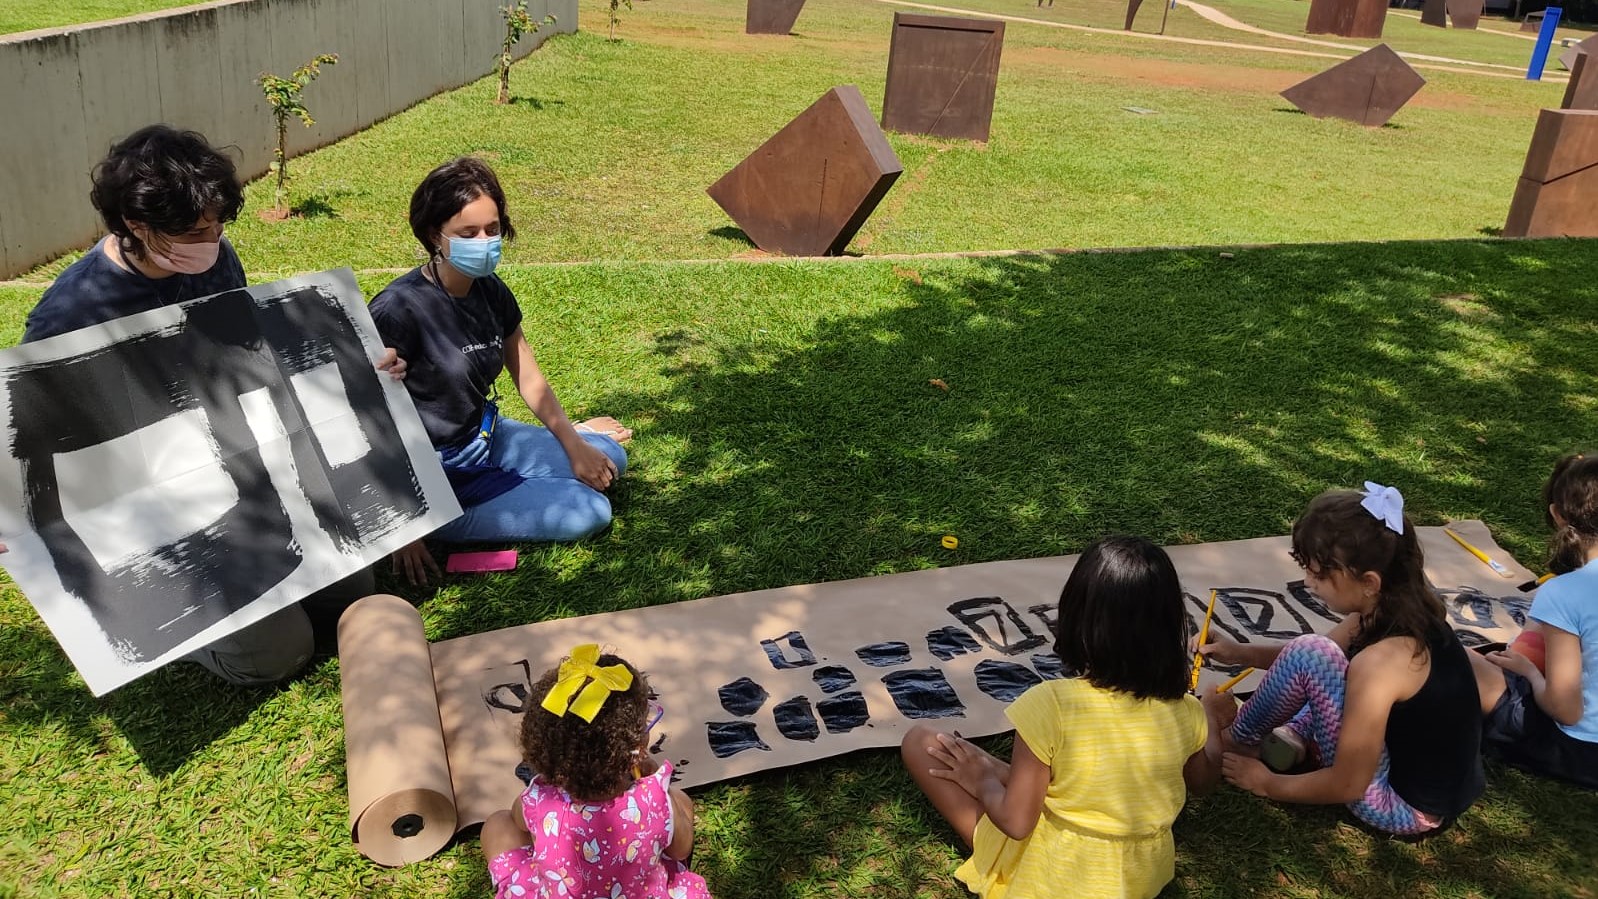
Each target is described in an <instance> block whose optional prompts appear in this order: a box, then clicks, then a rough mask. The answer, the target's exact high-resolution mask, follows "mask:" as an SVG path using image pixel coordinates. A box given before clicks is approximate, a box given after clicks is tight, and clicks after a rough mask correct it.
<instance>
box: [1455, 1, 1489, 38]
mask: <svg viewBox="0 0 1598 899" xmlns="http://www.w3.org/2000/svg"><path fill="white" fill-rule="evenodd" d="M1445 5H1446V6H1447V7H1448V18H1449V19H1451V20H1453V23H1454V27H1455V28H1463V29H1465V30H1466V31H1475V30H1476V26H1477V24H1478V23H1480V22H1481V14H1482V12H1483V11H1485V10H1486V7H1487V4H1486V2H1485V0H1447V2H1446V3H1445Z"/></svg>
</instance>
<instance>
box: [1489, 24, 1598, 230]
mask: <svg viewBox="0 0 1598 899" xmlns="http://www.w3.org/2000/svg"><path fill="white" fill-rule="evenodd" d="M1584 55H1586V56H1588V58H1589V59H1590V58H1591V56H1590V54H1584ZM1504 236H1505V237H1598V110H1591V109H1544V110H1542V112H1541V113H1540V114H1539V115H1538V117H1537V130H1536V131H1535V132H1533V133H1532V136H1531V146H1530V147H1529V148H1528V149H1527V150H1526V166H1525V168H1523V169H1522V170H1521V173H1520V182H1519V183H1518V184H1517V185H1516V186H1515V199H1514V200H1513V201H1512V202H1511V203H1510V205H1509V220H1508V221H1507V222H1506V223H1505V224H1504Z"/></svg>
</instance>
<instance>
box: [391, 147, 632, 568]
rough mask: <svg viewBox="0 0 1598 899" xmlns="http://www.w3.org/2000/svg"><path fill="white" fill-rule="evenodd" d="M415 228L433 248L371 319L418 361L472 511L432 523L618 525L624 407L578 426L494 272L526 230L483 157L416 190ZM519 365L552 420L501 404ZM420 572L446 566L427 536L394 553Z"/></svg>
mask: <svg viewBox="0 0 1598 899" xmlns="http://www.w3.org/2000/svg"><path fill="white" fill-rule="evenodd" d="M410 221H411V231H412V233H414V234H415V235H416V239H417V240H418V241H420V242H421V244H422V247H423V249H425V250H426V251H427V254H428V256H429V259H428V261H427V263H425V264H424V265H422V266H421V267H419V268H416V269H413V270H411V271H410V272H407V273H406V274H404V275H401V276H400V277H398V278H396V279H394V281H393V282H392V283H390V284H389V285H388V286H387V287H385V288H384V289H383V291H382V293H379V294H378V295H377V298H376V299H374V300H372V306H371V310H372V319H373V320H374V321H375V322H376V323H377V329H378V331H379V333H381V334H382V335H383V339H384V341H385V343H386V344H387V345H388V346H392V347H394V348H395V349H396V350H398V351H399V355H400V356H401V357H402V358H404V359H405V360H406V361H407V362H408V363H409V364H410V369H409V372H408V375H407V379H406V382H405V386H406V388H407V389H408V390H409V391H410V394H411V399H412V400H413V401H414V402H415V404H416V411H417V412H418V413H419V414H420V415H421V419H422V424H423V426H424V427H426V429H427V434H428V437H429V438H430V439H431V440H432V442H433V447H434V448H435V449H436V450H438V453H439V458H440V460H441V461H442V462H443V464H444V472H445V474H447V475H448V476H449V479H450V485H451V486H452V487H454V488H455V495H456V497H457V498H459V499H460V502H461V507H462V508H463V509H465V514H464V515H462V516H461V517H460V518H457V519H455V520H454V521H452V522H450V523H449V524H448V525H445V526H444V527H443V528H440V529H439V530H438V531H437V532H435V533H434V534H433V536H434V537H436V538H438V539H441V540H448V541H454V542H463V543H465V542H481V541H495V542H499V541H546V540H547V541H562V540H579V539H582V538H583V537H587V536H588V535H590V534H593V533H595V532H597V531H600V530H602V529H604V528H605V527H606V526H608V525H609V524H610V500H609V499H608V498H606V496H605V494H604V491H605V490H608V489H609V488H610V486H611V485H612V484H614V483H615V481H616V479H617V478H619V477H621V475H622V472H624V471H625V470H626V468H627V453H626V451H625V450H623V449H622V448H621V442H622V441H625V440H627V439H628V438H629V437H631V436H632V432H631V431H629V430H628V429H627V428H624V427H622V426H621V424H620V423H619V422H617V421H616V420H615V419H613V418H608V417H607V418H594V419H589V420H588V421H585V422H581V423H579V424H573V423H572V422H571V421H570V420H569V419H567V417H566V411H565V410H564V409H562V408H561V405H560V400H558V399H556V398H555V391H554V390H553V389H551V387H550V386H549V381H547V380H546V379H545V378H544V374H543V372H541V371H539V369H538V362H537V360H535V359H534V358H533V351H532V349H531V348H529V347H528V345H527V338H526V337H525V336H524V335H523V334H522V313H521V309H520V307H518V306H517V305H516V298H515V297H514V296H513V295H512V294H511V291H510V288H509V287H506V286H505V282H504V281H501V280H500V279H499V278H498V277H496V276H495V275H494V267H495V266H496V265H497V264H498V262H499V257H500V245H501V242H502V241H504V240H507V239H512V238H514V237H515V236H516V229H515V228H514V227H512V225H511V222H510V217H509V215H508V214H507V213H506V211H505V192H504V191H503V190H502V189H501V188H500V186H499V179H498V178H497V177H495V175H494V172H493V170H492V169H490V168H489V167H488V165H487V164H486V163H484V162H483V161H482V160H479V159H474V158H472V157H469V156H466V157H461V158H459V159H455V160H452V161H450V162H447V163H445V164H443V165H441V166H439V167H438V168H436V169H434V170H433V171H432V172H430V173H429V174H428V176H427V177H426V178H425V179H423V180H422V183H421V185H420V186H418V187H417V188H416V192H415V193H414V194H412V195H411V212H410ZM505 369H509V370H510V375H511V380H512V381H514V382H515V384H516V390H517V392H518V393H520V394H521V397H522V399H523V400H524V401H525V402H526V403H527V407H528V408H529V409H531V410H532V411H533V414H534V415H536V416H538V420H539V421H541V422H543V424H544V427H541V428H540V427H537V426H534V425H528V424H523V423H522V422H519V421H513V420H511V419H508V418H501V417H500V416H499V404H498V402H497V397H496V396H495V393H494V382H495V381H496V380H497V379H498V378H499V373H500V372H501V371H502V370H505ZM394 567H395V570H396V571H398V572H400V573H403V574H404V575H405V576H406V577H407V578H409V579H410V581H411V582H412V583H424V582H425V581H426V578H427V572H428V571H432V572H433V573H434V574H435V575H436V574H437V573H438V567H437V565H436V564H435V563H434V562H433V558H432V556H431V554H429V553H428V551H427V547H426V546H425V545H424V544H423V543H422V542H421V541H420V540H418V541H417V542H415V543H413V544H411V545H410V546H407V547H405V548H404V549H402V550H400V551H399V552H396V553H395V554H394Z"/></svg>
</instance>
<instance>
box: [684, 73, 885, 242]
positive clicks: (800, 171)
mask: <svg viewBox="0 0 1598 899" xmlns="http://www.w3.org/2000/svg"><path fill="white" fill-rule="evenodd" d="M903 171H904V166H903V165H901V164H900V162H899V157H898V156H896V155H895V154H894V152H893V148H892V147H890V146H888V139H887V137H886V136H885V135H884V134H883V133H882V129H881V128H878V127H877V123H876V121H875V120H874V119H873V118H872V117H871V109H870V108H869V107H868V106H866V100H865V98H864V97H862V96H860V89H859V88H857V87H855V86H854V85H852V84H846V85H843V86H841V87H835V88H833V89H832V90H830V91H827V92H826V93H825V94H822V95H821V99H820V100H817V101H816V102H814V103H812V104H810V108H809V109H806V110H805V111H804V112H801V113H800V114H799V116H798V118H796V119H794V120H793V121H791V122H789V123H788V124H787V125H785V126H783V129H782V130H781V131H778V132H777V133H776V134H774V135H772V137H771V139H770V140H768V141H766V142H765V143H763V144H761V145H760V148H759V149H757V150H755V152H753V153H751V154H749V156H748V157H747V158H746V159H744V161H743V162H740V163H738V164H737V165H736V166H734V167H733V169H732V171H730V172H728V173H727V174H725V175H722V176H721V179H720V180H719V181H717V182H716V183H715V184H712V185H710V188H709V190H708V191H707V193H709V194H710V198H711V199H712V200H715V201H716V204H717V205H719V206H720V207H721V208H722V209H724V210H726V212H727V214H728V215H730V216H732V220H733V221H735V222H737V223H738V227H740V228H742V229H743V232H744V233H745V234H747V235H749V239H750V240H752V241H754V242H755V246H757V247H759V248H760V249H762V250H765V251H766V252H768V253H782V254H784V255H787V256H836V255H837V254H839V253H842V252H843V249H844V247H847V246H848V245H849V241H850V240H851V239H853V238H854V235H855V232H857V231H859V230H860V226H861V225H863V224H865V221H866V218H867V217H869V216H870V215H871V211H872V210H874V209H876V208H877V203H879V202H881V200H882V197H883V195H885V194H886V193H887V192H888V188H890V187H892V186H893V182H894V181H895V180H897V179H898V177H899V175H900V174H901V173H903Z"/></svg>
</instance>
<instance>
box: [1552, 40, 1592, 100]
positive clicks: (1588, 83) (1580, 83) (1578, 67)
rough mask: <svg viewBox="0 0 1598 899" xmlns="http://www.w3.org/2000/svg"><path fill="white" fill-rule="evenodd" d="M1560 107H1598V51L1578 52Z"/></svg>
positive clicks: (1571, 67)
mask: <svg viewBox="0 0 1598 899" xmlns="http://www.w3.org/2000/svg"><path fill="white" fill-rule="evenodd" d="M1559 108H1560V109H1598V51H1595V52H1593V53H1577V54H1576V58H1575V59H1574V60H1572V64H1571V66H1570V83H1569V84H1567V85H1566V86H1565V99H1564V100H1563V101H1562V102H1561V103H1560V104H1559Z"/></svg>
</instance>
